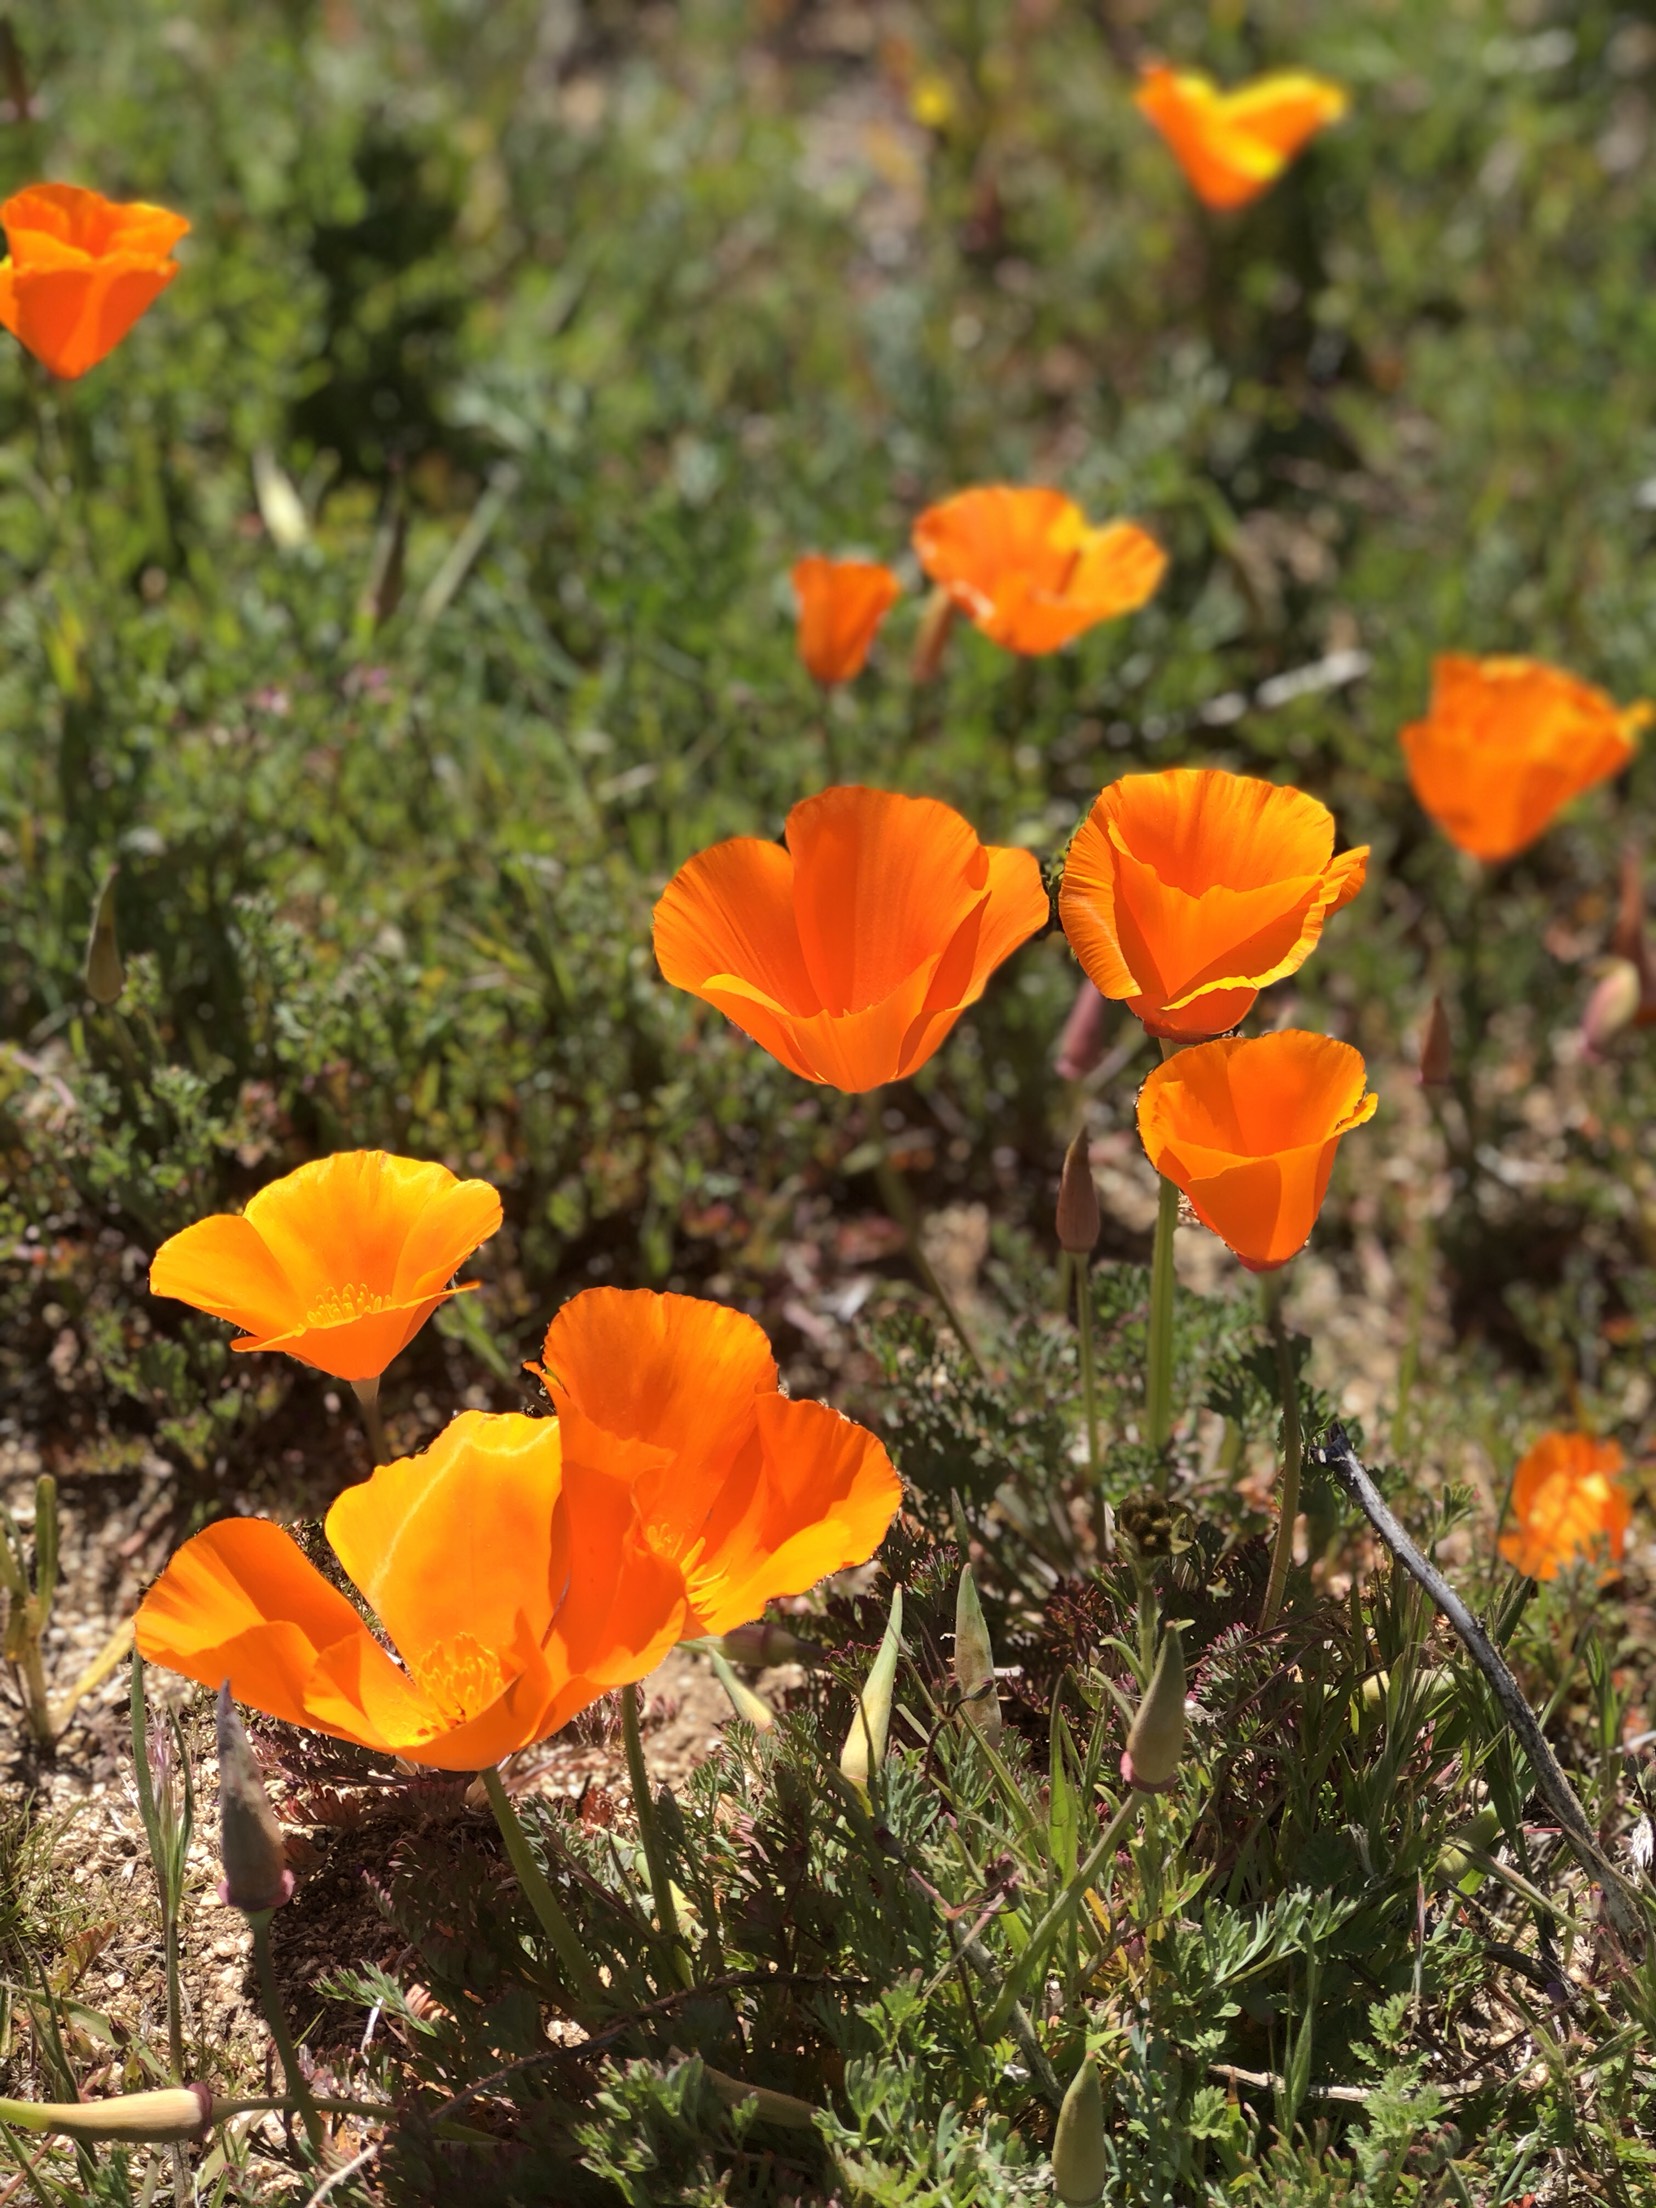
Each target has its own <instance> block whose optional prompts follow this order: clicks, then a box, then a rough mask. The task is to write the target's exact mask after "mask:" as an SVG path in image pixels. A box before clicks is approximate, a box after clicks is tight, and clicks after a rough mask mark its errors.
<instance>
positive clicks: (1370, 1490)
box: [1317, 1420, 1650, 1960]
mask: <svg viewBox="0 0 1656 2208" xmlns="http://www.w3.org/2000/svg"><path fill="white" fill-rule="evenodd" d="M1317 1456H1318V1458H1319V1460H1320V1461H1321V1462H1322V1463H1323V1464H1325V1465H1327V1467H1328V1468H1329V1470H1330V1471H1331V1472H1332V1473H1333V1474H1334V1477H1335V1478H1336V1479H1337V1480H1338V1481H1339V1483H1340V1485H1341V1486H1342V1487H1343V1488H1344V1489H1345V1491H1346V1493H1347V1494H1348V1495H1349V1496H1350V1497H1351V1499H1352V1501H1353V1502H1354V1503H1355V1504H1356V1505H1357V1507H1358V1509H1359V1510H1360V1511H1361V1512H1362V1513H1363V1516H1364V1517H1365V1518H1366V1519H1367V1520H1368V1522H1369V1524H1370V1525H1371V1526H1372V1527H1373V1528H1374V1530H1375V1532H1376V1533H1377V1534H1378V1535H1379V1536H1380V1538H1381V1540H1382V1541H1384V1543H1385V1544H1386V1546H1387V1548H1388V1549H1390V1551H1391V1552H1392V1555H1393V1556H1394V1557H1396V1559H1397V1561H1398V1563H1399V1564H1401V1565H1402V1566H1403V1568H1404V1570H1405V1571H1406V1572H1408V1573H1409V1575H1410V1576H1411V1577H1412V1578H1413V1579H1415V1580H1416V1581H1418V1583H1419V1584H1420V1585H1421V1586H1422V1587H1423V1588H1424V1589H1425V1590H1426V1592H1427V1594H1428V1595H1430V1596H1431V1598H1432V1601H1433V1603H1434V1604H1435V1605H1436V1606H1437V1608H1438V1609H1439V1610H1440V1611H1441V1612H1442V1614H1443V1616H1444V1617H1446V1618H1447V1619H1448V1621H1449V1623H1450V1624H1451V1625H1452V1626H1453V1627H1454V1629H1455V1631H1456V1632H1457V1633H1458V1634H1459V1635H1460V1637H1461V1639H1462V1641H1463V1642H1464V1643H1465V1644H1466V1648H1467V1650H1468V1652H1469V1654H1470V1655H1471V1658H1472V1661H1473V1662H1474V1663H1475V1664H1476V1665H1477V1667H1478V1669H1479V1670H1480V1671H1481V1672H1482V1673H1483V1675H1484V1677H1485V1678H1486V1679H1487V1680H1488V1681H1489V1684H1490V1687H1491V1689H1492V1691H1493V1693H1494V1696H1495V1699H1496V1701H1497V1702H1498V1703H1499V1704H1500V1706H1501V1714H1502V1716H1503V1717H1505V1719H1506V1721H1507V1723H1508V1725H1509V1726H1510V1727H1511V1728H1512V1730H1513V1732H1515V1733H1516V1734H1517V1736H1518V1739H1519V1741H1520V1742H1521V1743H1522V1746H1523V1750H1524V1753H1525V1755H1526V1756H1527V1757H1528V1758H1529V1765H1530V1770H1531V1772H1532V1773H1533V1775H1534V1778H1535V1786H1536V1791H1537V1793H1539V1794H1541V1795H1542V1796H1543V1797H1544V1798H1545V1800H1546V1803H1547V1806H1548V1808H1549V1809H1550V1810H1551V1811H1552V1813H1553V1815H1554V1816H1555V1817H1556V1818H1557V1819H1558V1822H1559V1826H1560V1828H1561V1830H1562V1831H1563V1834H1564V1837H1565V1839H1566V1840H1567V1841H1568V1842H1569V1844H1570V1846H1571V1847H1572V1848H1573V1849H1574V1850H1575V1853H1576V1857H1577V1859H1578V1861H1579V1862H1580V1864H1581V1867H1582V1869H1583V1870H1584V1871H1586V1872H1587V1874H1588V1876H1589V1877H1590V1878H1592V1879H1594V1880H1596V1881H1597V1883H1598V1886H1599V1888H1600V1890H1601V1891H1602V1893H1603V1895H1604V1906H1605V1912H1606V1914H1607V1915H1608V1917H1609V1919H1610V1922H1611V1923H1612V1924H1613V1925H1614V1926H1615V1928H1616V1930H1617V1932H1618V1933H1619V1934H1620V1935H1621V1937H1622V1939H1623V1940H1625V1941H1626V1943H1627V1945H1628V1947H1629V1948H1630V1949H1631V1950H1632V1951H1633V1953H1634V1954H1635V1955H1636V1956H1638V1957H1639V1958H1640V1959H1641V1960H1642V1959H1643V1957H1644V1955H1645V1952H1646V1949H1647V1947H1648V1944H1649V1933H1650V1920H1649V1915H1648V1910H1647V1905H1646V1903H1645V1899H1644V1897H1643V1896H1642V1895H1641V1894H1640V1893H1639V1891H1638V1889H1637V1888H1636V1887H1635V1886H1633V1884H1632V1883H1631V1882H1630V1881H1629V1880H1628V1879H1626V1878H1625V1877H1623V1875H1622V1873H1621V1872H1620V1871H1619V1870H1617V1868H1616V1866H1615V1864H1614V1863H1612V1862H1611V1860H1610V1858H1609V1857H1608V1856H1607V1855H1606V1854H1605V1852H1604V1849H1603V1848H1602V1847H1601V1846H1600V1844H1599V1838H1598V1835H1597V1833H1595V1832H1594V1830H1593V1827H1592V1825H1591V1823H1590V1822H1589V1821H1588V1816H1587V1812H1586V1810H1585V1809H1584V1808H1583V1807H1582V1805H1581V1801H1580V1798H1579V1796H1578V1795H1577V1794H1576V1792H1575V1789H1574V1788H1573V1787H1572V1786H1571V1784H1570V1782H1569V1780H1568V1779H1567V1778H1566V1777H1565V1776H1564V1773H1563V1770H1562V1769H1561V1767H1560V1765H1559V1761H1558V1758H1557V1757H1556V1756H1555V1755H1554V1754H1553V1752H1552V1749H1551V1748H1550V1746H1549V1745H1548V1742H1547V1736H1546V1734H1545V1733H1543V1732H1542V1730H1541V1727H1540V1725H1539V1724H1538V1723H1537V1722H1536V1717H1535V1712H1534V1711H1533V1710H1532V1709H1531V1708H1530V1706H1529V1704H1528V1703H1527V1702H1526V1701H1525V1700H1524V1696H1523V1692H1522V1689H1521V1688H1520V1687H1519V1685H1518V1682H1517V1680H1516V1679H1515V1678H1514V1677H1513V1676H1512V1673H1511V1672H1510V1671H1509V1670H1508V1668H1507V1665H1506V1661H1505V1659H1504V1658H1503V1657H1502V1655H1501V1652H1500V1650H1499V1649H1497V1648H1496V1646H1495V1644H1494V1642H1493V1641H1491V1639H1490V1638H1489V1635H1488V1634H1487V1633H1486V1632H1485V1631H1484V1629H1483V1627H1482V1626H1481V1625H1480V1624H1479V1623H1478V1621H1477V1619H1476V1618H1475V1617H1474V1616H1473V1615H1472V1613H1471V1611H1470V1610H1468V1608H1467V1607H1466V1605H1465V1603H1464V1602H1462V1600H1461V1598H1460V1597H1459V1595H1457V1594H1456V1592H1455V1590H1454V1589H1453V1588H1452V1587H1451V1586H1450V1584H1449V1582H1448V1581H1447V1580H1446V1579H1445V1578H1444V1576H1443V1574H1442V1573H1441V1572H1440V1571H1439V1570H1438V1568H1437V1566H1436V1565H1435V1564H1432V1563H1430V1562H1428V1560H1427V1559H1426V1558H1425V1557H1424V1556H1422V1555H1421V1553H1420V1551H1419V1549H1417V1548H1416V1547H1415V1545H1414V1543H1413V1542H1412V1541H1411V1540H1410V1539H1409V1536H1408V1535H1407V1534H1406V1533H1405V1532H1404V1530H1403V1528H1402V1527H1401V1526H1400V1525H1399V1524H1398V1522H1397V1520H1396V1518H1395V1517H1394V1516H1393V1515H1392V1513H1391V1511H1390V1510H1389V1509H1388V1508H1387V1506H1386V1502H1385V1499H1384V1498H1383V1496H1382V1495H1381V1493H1380V1490H1379V1489H1378V1488H1377V1487H1376V1486H1375V1484H1374V1482H1373V1480H1372V1479H1371V1478H1370V1477H1369V1475H1368V1473H1367V1472H1366V1471H1365V1470H1364V1468H1363V1466H1362V1464H1361V1462H1360V1461H1359V1459H1358V1456H1357V1452H1356V1451H1355V1450H1354V1449H1353V1448H1352V1446H1351V1441H1350V1437H1349V1436H1348V1435H1347V1433H1346V1430H1345V1428H1344V1427H1343V1426H1342V1425H1341V1424H1340V1423H1339V1421H1338V1420H1336V1421H1335V1422H1334V1424H1333V1425H1332V1426H1330V1428H1329V1429H1328V1432H1327V1434H1326V1435H1325V1436H1324V1438H1323V1444H1322V1447H1321V1448H1320V1449H1319V1450H1318V1451H1317Z"/></svg>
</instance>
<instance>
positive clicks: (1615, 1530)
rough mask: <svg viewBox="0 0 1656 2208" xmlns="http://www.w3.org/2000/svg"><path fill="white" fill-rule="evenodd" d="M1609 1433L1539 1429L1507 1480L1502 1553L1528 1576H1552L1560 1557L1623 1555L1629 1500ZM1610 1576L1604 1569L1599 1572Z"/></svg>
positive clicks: (1614, 1560)
mask: <svg viewBox="0 0 1656 2208" xmlns="http://www.w3.org/2000/svg"><path fill="white" fill-rule="evenodd" d="M1623 1462H1624V1459H1623V1457H1622V1453H1621V1450H1620V1449H1619V1448H1618V1447H1617V1446H1616V1444H1615V1443H1614V1442H1613V1441H1595V1440H1594V1439H1593V1437H1592V1435H1591V1434H1573V1433H1572V1434H1563V1433H1558V1434H1543V1435H1542V1436H1541V1439H1540V1440H1539V1441H1538V1442H1537V1443H1536V1444H1535V1447H1534V1448H1533V1449H1532V1450H1531V1451H1530V1452H1529V1454H1528V1455H1527V1456H1526V1457H1525V1458H1524V1459H1523V1461H1522V1462H1521V1463H1520V1465H1519V1467H1518V1470H1517V1472H1516V1474H1515V1475H1514V1478H1513V1482H1512V1515H1513V1518H1514V1520H1515V1521H1516V1523H1515V1525H1514V1528H1513V1530H1512V1532H1510V1533H1503V1534H1502V1536H1501V1554H1502V1555H1503V1556H1504V1557H1505V1558H1506V1560H1507V1562H1508V1563H1509V1564H1510V1565H1511V1566H1512V1567H1513V1569H1514V1570H1515V1571H1519V1572H1522V1573H1524V1574H1525V1576H1526V1577H1527V1578H1529V1579H1556V1578H1557V1577H1558V1574H1559V1573H1560V1572H1561V1571H1562V1570H1563V1569H1564V1567H1565V1566H1566V1565H1569V1564H1574V1563H1576V1562H1578V1561H1579V1560H1581V1559H1583V1558H1586V1559H1591V1558H1592V1557H1593V1556H1595V1555H1597V1556H1600V1557H1602V1558H1604V1559H1605V1560H1606V1561H1607V1562H1608V1563H1609V1564H1611V1565H1616V1564H1619V1563H1620V1562H1621V1560H1622V1556H1623V1553H1624V1552H1625V1550H1626V1548H1627V1529H1628V1527H1629V1526H1630V1525H1631V1524H1632V1522H1633V1508H1632V1505H1631V1504H1630V1503H1629V1502H1628V1499H1627V1495H1626V1492H1625V1490H1624V1489H1623V1487H1622V1486H1621V1483H1620V1480H1619V1478H1618V1476H1617V1475H1618V1474H1619V1473H1620V1471H1621V1469H1622V1465H1623ZM1608 1576H1610V1575H1609V1574H1608V1573H1607V1574H1606V1577H1608Z"/></svg>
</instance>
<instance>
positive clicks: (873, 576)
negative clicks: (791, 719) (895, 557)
mask: <svg viewBox="0 0 1656 2208" xmlns="http://www.w3.org/2000/svg"><path fill="white" fill-rule="evenodd" d="M790 580H791V581H792V583H793V587H794V596H795V597H796V598H797V599H798V600H799V656H800V658H801V659H802V660H803V661H804V662H805V665H806V668H807V670H808V671H809V673H810V674H811V675H812V676H813V677H814V678H815V680H816V681H818V682H820V683H822V684H824V685H825V686H826V685H827V684H829V683H835V682H850V681H851V680H852V679H853V677H854V676H857V675H860V674H861V673H862V671H863V666H864V663H865V662H866V660H867V658H868V652H869V646H870V645H871V644H872V643H873V641H874V633H875V631H876V630H877V629H878V628H879V626H880V623H881V622H882V621H883V620H884V619H885V617H886V615H887V614H888V613H889V612H890V611H891V609H892V607H893V606H894V605H895V604H896V603H897V600H898V599H899V598H900V597H901V596H902V594H903V586H902V584H901V583H900V582H899V581H898V580H897V578H896V576H895V575H894V574H893V573H892V571H891V569H890V568H889V567H885V566H882V564H881V563H880V562H879V561H878V560H830V559H825V558H824V557H823V555H822V554H821V553H820V552H807V553H806V555H805V557H804V558H803V559H801V560H795V562H794V564H793V571H792V575H791V577H790Z"/></svg>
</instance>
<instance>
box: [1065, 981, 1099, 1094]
mask: <svg viewBox="0 0 1656 2208" xmlns="http://www.w3.org/2000/svg"><path fill="white" fill-rule="evenodd" d="M1103 1055H1104V999H1103V998H1102V997H1101V996H1100V995H1099V993H1098V991H1097V990H1096V989H1095V988H1094V987H1093V985H1092V983H1091V982H1090V981H1086V980H1083V982H1082V983H1081V986H1080V988H1079V989H1077V990H1076V992H1075V1002H1074V1003H1073V1004H1072V1005H1071V1006H1070V1009H1069V1018H1068V1019H1067V1020H1065V1022H1064V1031H1063V1033H1062V1034H1061V1035H1060V1036H1059V1038H1058V1048H1057V1051H1056V1052H1055V1053H1054V1055H1053V1060H1052V1070H1053V1072H1054V1073H1056V1074H1057V1076H1058V1078H1059V1079H1060V1080H1061V1081H1079V1080H1080V1079H1081V1078H1082V1076H1083V1075H1084V1074H1088V1073H1091V1071H1092V1069H1093V1068H1094V1066H1096V1065H1097V1063H1098V1061H1099V1060H1100V1058H1102V1057H1103Z"/></svg>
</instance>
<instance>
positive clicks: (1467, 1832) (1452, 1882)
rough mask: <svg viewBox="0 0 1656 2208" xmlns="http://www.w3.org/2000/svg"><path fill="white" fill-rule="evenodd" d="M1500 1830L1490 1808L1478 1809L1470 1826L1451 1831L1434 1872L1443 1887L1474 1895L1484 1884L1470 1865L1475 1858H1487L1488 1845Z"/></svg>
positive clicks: (1473, 1866) (1475, 1866) (1438, 1857)
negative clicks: (1456, 1888) (1476, 1856)
mask: <svg viewBox="0 0 1656 2208" xmlns="http://www.w3.org/2000/svg"><path fill="white" fill-rule="evenodd" d="M1500 1829H1501V1820H1500V1818H1499V1816H1498V1815H1497V1814H1496V1812H1495V1811H1494V1810H1492V1809H1480V1810H1479V1812H1478V1814H1477V1815H1476V1816H1475V1817H1474V1818H1473V1819H1472V1821H1471V1823H1470V1824H1465V1825H1462V1826H1461V1828H1460V1830H1459V1831H1458V1832H1452V1833H1451V1834H1450V1835H1449V1837H1448V1839H1447V1840H1446V1841H1445V1842H1444V1844H1443V1846H1442V1847H1441V1848H1440V1849H1439V1850H1438V1856H1437V1862H1436V1864H1435V1865H1434V1869H1435V1870H1436V1872H1437V1875H1438V1877H1439V1878H1440V1879H1441V1880H1442V1881H1443V1883H1444V1884H1445V1885H1446V1886H1458V1887H1459V1888H1460V1890H1461V1892H1462V1893H1473V1892H1475V1891H1476V1890H1477V1888H1478V1887H1479V1886H1480V1885H1481V1884H1482V1883H1483V1878H1484V1873H1483V1871H1482V1870H1481V1869H1480V1868H1479V1866H1478V1865H1477V1864H1476V1863H1474V1862H1473V1860H1472V1858H1473V1856H1475V1855H1487V1854H1488V1853H1489V1849H1490V1846H1491V1843H1492V1842H1493V1841H1494V1839H1495V1837H1496V1835H1497V1834H1498V1833H1499V1831H1500Z"/></svg>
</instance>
